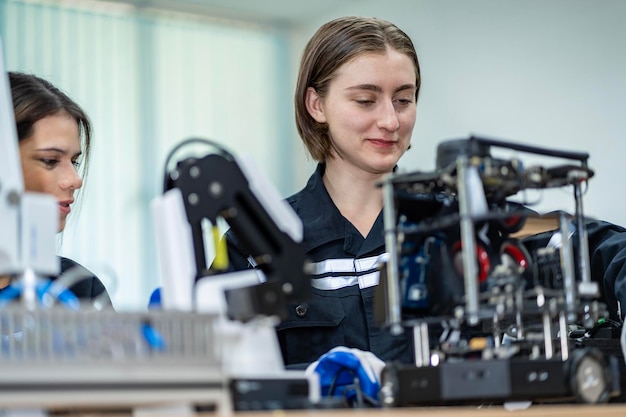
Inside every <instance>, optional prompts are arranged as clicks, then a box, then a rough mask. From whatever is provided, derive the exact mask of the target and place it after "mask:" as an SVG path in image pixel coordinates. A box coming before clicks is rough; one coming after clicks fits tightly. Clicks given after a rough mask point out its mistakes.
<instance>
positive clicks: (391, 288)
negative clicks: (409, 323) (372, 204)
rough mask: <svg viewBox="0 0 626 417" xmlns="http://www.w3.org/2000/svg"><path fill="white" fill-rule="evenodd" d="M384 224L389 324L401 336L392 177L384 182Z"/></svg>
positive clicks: (391, 329) (393, 332)
mask: <svg viewBox="0 0 626 417" xmlns="http://www.w3.org/2000/svg"><path fill="white" fill-rule="evenodd" d="M382 188H383V204H384V209H383V222H384V227H385V248H386V251H387V252H388V253H389V260H388V261H387V324H388V325H389V326H390V329H389V330H390V332H391V334H392V335H399V334H401V333H402V332H403V328H402V307H401V298H400V274H399V273H398V271H399V266H398V245H397V241H396V209H395V205H394V188H393V183H392V182H391V176H388V177H387V178H385V180H384V181H383V187H382Z"/></svg>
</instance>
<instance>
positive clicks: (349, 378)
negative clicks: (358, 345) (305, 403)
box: [306, 346, 385, 405]
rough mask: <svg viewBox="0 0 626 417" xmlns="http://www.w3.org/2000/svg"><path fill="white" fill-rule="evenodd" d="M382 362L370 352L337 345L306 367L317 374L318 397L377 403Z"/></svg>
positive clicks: (359, 402)
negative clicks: (318, 384) (319, 387)
mask: <svg viewBox="0 0 626 417" xmlns="http://www.w3.org/2000/svg"><path fill="white" fill-rule="evenodd" d="M384 367H385V363H384V362H383V361H381V360H380V359H379V358H377V357H376V355H374V354H373V353H372V352H366V351H362V350H359V349H351V348H347V347H345V346H338V347H335V348H333V349H331V350H329V351H328V352H327V353H325V354H324V355H322V356H321V357H320V358H319V359H318V360H317V361H316V362H313V363H312V364H311V365H309V366H308V367H307V370H306V372H307V373H311V372H315V373H317V374H318V375H319V380H320V385H321V394H322V396H341V397H345V399H346V400H347V402H348V403H350V404H356V405H362V404H363V403H365V402H367V403H369V404H370V405H378V393H379V391H380V374H381V372H382V370H383V368H384Z"/></svg>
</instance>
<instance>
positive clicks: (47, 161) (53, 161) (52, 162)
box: [41, 158, 59, 168]
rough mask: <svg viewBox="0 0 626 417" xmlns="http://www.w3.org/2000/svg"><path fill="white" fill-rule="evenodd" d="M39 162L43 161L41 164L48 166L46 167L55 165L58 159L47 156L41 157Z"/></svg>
mask: <svg viewBox="0 0 626 417" xmlns="http://www.w3.org/2000/svg"><path fill="white" fill-rule="evenodd" d="M41 162H43V164H44V165H45V166H46V167H48V168H54V167H55V166H57V164H58V163H59V160H58V159H47V158H42V159H41Z"/></svg>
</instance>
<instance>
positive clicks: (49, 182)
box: [19, 113, 83, 231]
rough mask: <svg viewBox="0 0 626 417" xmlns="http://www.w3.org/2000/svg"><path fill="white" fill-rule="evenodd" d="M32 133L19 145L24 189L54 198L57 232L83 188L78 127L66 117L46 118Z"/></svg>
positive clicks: (35, 126)
mask: <svg viewBox="0 0 626 417" xmlns="http://www.w3.org/2000/svg"><path fill="white" fill-rule="evenodd" d="M33 128H34V133H33V134H32V135H31V136H30V137H29V138H26V139H23V140H21V141H20V143H19V148H20V158H21V162H22V173H23V174H24V188H25V189H26V191H34V192H41V193H46V194H50V195H52V196H54V197H55V198H56V199H57V201H58V207H59V231H62V230H63V229H64V228H65V221H66V219H67V216H68V214H69V213H70V211H71V208H70V206H71V204H72V203H73V202H74V191H76V190H77V189H79V188H80V187H81V186H82V185H83V181H82V179H81V178H80V176H79V175H78V173H77V171H76V169H77V166H78V159H79V157H80V154H81V147H80V136H79V131H78V124H77V123H76V120H75V119H73V118H72V117H71V116H69V115H68V114H66V113H60V114H57V115H54V116H48V117H45V118H43V119H40V120H38V121H37V122H35V124H34V125H33Z"/></svg>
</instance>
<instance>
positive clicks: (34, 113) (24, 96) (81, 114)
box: [9, 71, 91, 180]
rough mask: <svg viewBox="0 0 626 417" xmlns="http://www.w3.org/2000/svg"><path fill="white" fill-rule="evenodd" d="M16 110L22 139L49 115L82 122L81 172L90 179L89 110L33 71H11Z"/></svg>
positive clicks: (18, 135)
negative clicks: (31, 72)
mask: <svg viewBox="0 0 626 417" xmlns="http://www.w3.org/2000/svg"><path fill="white" fill-rule="evenodd" d="M9 83H10V84H11V96H12V98H13V111H14V113H15V124H16V127H17V137H18V140H19V141H22V140H24V139H28V138H29V137H30V136H31V135H32V134H33V125H34V124H35V123H36V122H37V121H39V120H41V119H43V118H45V117H48V116H54V115H57V114H60V113H67V114H69V115H70V116H71V117H72V118H74V120H76V123H77V124H78V131H79V134H80V138H81V139H80V140H81V150H82V156H81V159H82V162H81V164H80V168H79V175H81V177H82V178H83V180H85V179H86V176H87V168H88V165H89V153H90V149H91V122H90V121H89V117H87V114H86V113H85V111H84V110H83V109H82V108H81V107H80V106H79V105H78V104H76V102H74V100H72V99H71V98H69V96H68V95H67V94H65V93H64V92H63V91H61V90H59V89H58V88H57V87H55V86H54V85H52V83H50V82H49V81H46V80H44V79H43V78H40V77H37V76H35V75H32V74H26V73H21V72H11V71H10V72H9Z"/></svg>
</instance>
